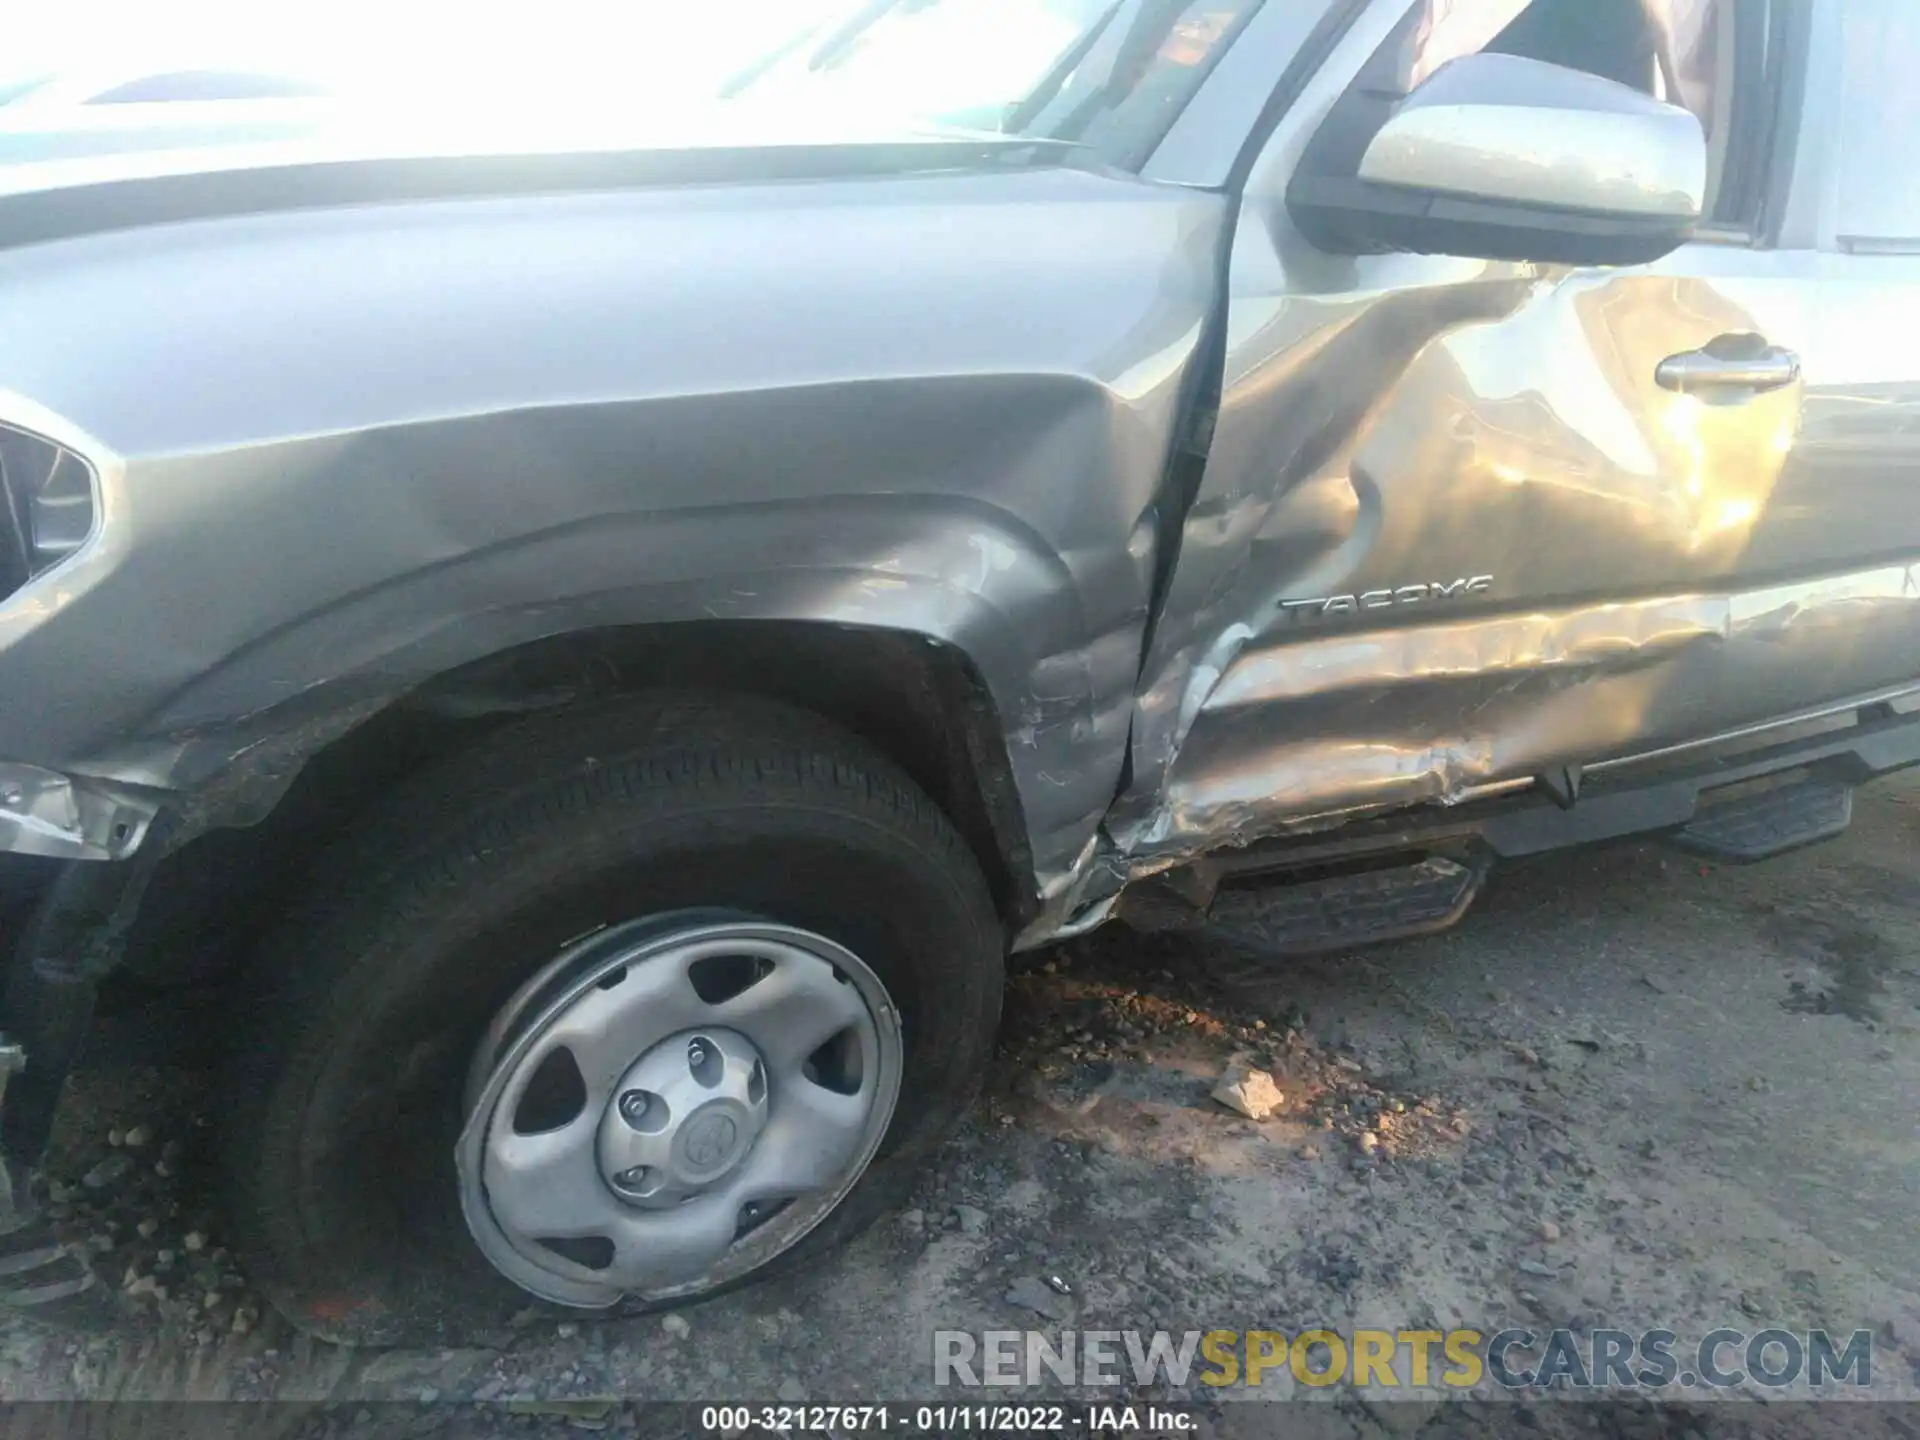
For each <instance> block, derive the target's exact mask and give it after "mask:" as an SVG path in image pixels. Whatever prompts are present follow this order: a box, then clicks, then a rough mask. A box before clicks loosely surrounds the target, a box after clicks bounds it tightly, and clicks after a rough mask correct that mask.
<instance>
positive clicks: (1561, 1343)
mask: <svg viewBox="0 0 1920 1440" xmlns="http://www.w3.org/2000/svg"><path fill="white" fill-rule="evenodd" d="M933 1378H934V1383H935V1384H936V1385H951V1386H967V1387H970V1386H997V1385H1005V1386H1031V1385H1040V1384H1045V1383H1048V1382H1053V1383H1058V1384H1066V1385H1081V1386H1103V1385H1142V1386H1144V1385H1153V1384H1166V1385H1171V1386H1175V1387H1185V1386H1188V1385H1190V1384H1199V1385H1209V1386H1216V1387H1223V1386H1245V1387H1248V1388H1258V1387H1259V1386H1261V1385H1262V1384H1263V1383H1266V1384H1271V1383H1274V1382H1275V1381H1276V1380H1277V1381H1279V1382H1281V1383H1285V1382H1286V1380H1287V1379H1289V1378H1290V1379H1291V1381H1292V1383H1294V1384H1297V1385H1305V1386H1310V1387H1325V1386H1334V1385H1350V1386H1353V1387H1356V1388H1367V1387H1376V1388H1380V1389H1401V1388H1407V1389H1438V1390H1468V1389H1472V1388H1473V1387H1474V1386H1476V1385H1480V1384H1482V1382H1483V1381H1484V1382H1490V1383H1492V1384H1494V1385H1498V1386H1501V1387H1503V1388H1505V1389H1509V1390H1666V1389H1696V1388H1705V1389H1733V1388H1736V1387H1740V1386H1761V1387H1764V1388H1766V1389H1770V1390H1787V1389H1794V1390H1799V1391H1802V1392H1819V1391H1823V1390H1825V1391H1832V1390H1834V1389H1835V1388H1837V1387H1845V1388H1848V1389H1862V1390H1863V1389H1867V1388H1869V1387H1870V1386H1871V1385H1872V1384H1873V1334H1872V1332H1871V1331H1868V1330H1854V1331H1851V1332H1843V1333H1841V1334H1839V1335H1837V1336H1836V1335H1833V1334H1830V1333H1829V1332H1827V1331H1825V1330H1790V1329H1784V1328H1777V1327H1776V1328H1769V1329H1764V1330H1757V1331H1752V1332H1748V1331H1743V1330H1734V1329H1720V1330H1712V1331H1709V1332H1708V1333H1706V1334H1704V1335H1701V1336H1699V1337H1697V1338H1692V1339H1683V1338H1682V1337H1681V1336H1680V1335H1678V1334H1676V1333H1675V1332H1674V1331H1672V1330H1643V1331H1638V1332H1634V1331H1627V1330H1607V1329H1598V1330H1591V1331H1583V1332H1575V1331H1572V1330H1565V1329H1561V1330H1539V1331H1536V1330H1526V1329H1507V1330H1499V1331H1494V1332H1491V1333H1488V1332H1484V1331H1480V1330H1464V1329H1462V1330H1352V1331H1348V1332H1341V1331H1336V1330H1329V1329H1310V1330H1301V1331H1297V1332H1291V1333H1289V1332H1286V1331H1280V1330H1246V1331H1238V1330H1207V1331H1200V1330H1189V1331H1185V1332H1183V1333H1180V1334H1173V1333H1170V1332H1168V1331H1165V1330H1158V1331H1154V1332H1152V1333H1148V1332H1145V1331H1139V1330H1061V1331H1053V1332H1048V1331H1039V1330H986V1331H981V1332H978V1333H975V1332H973V1331H966V1330H940V1331H936V1332H935V1333H934V1337H933Z"/></svg>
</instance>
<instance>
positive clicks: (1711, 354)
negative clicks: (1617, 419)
mask: <svg viewBox="0 0 1920 1440" xmlns="http://www.w3.org/2000/svg"><path fill="white" fill-rule="evenodd" d="M1719 344H1720V342H1718V341H1715V342H1714V343H1713V344H1710V345H1708V346H1707V347H1706V348H1705V349H1704V350H1689V351H1688V352H1687V353H1686V354H1684V355H1672V356H1669V357H1668V358H1667V359H1665V360H1662V361H1661V362H1660V368H1659V369H1657V370H1655V371H1654V372H1653V378H1654V379H1655V380H1657V381H1659V382H1660V385H1661V387H1662V388H1663V389H1667V390H1678V391H1679V392H1680V393H1681V394H1682V395H1692V394H1696V393H1697V392H1699V391H1702V390H1745V391H1748V392H1750V393H1752V394H1756V395H1758V394H1761V393H1763V392H1765V391H1768V390H1783V389H1785V388H1786V387H1787V386H1789V385H1791V384H1793V382H1794V381H1796V380H1798V379H1799V378H1800V357H1799V356H1798V355H1796V354H1794V353H1793V352H1792V351H1791V350H1782V349H1779V348H1778V347H1777V346H1772V345H1768V346H1765V347H1757V348H1752V349H1748V348H1746V347H1741V349H1742V350H1743V351H1744V353H1740V352H1738V351H1736V350H1735V349H1734V348H1733V347H1732V346H1727V347H1725V348H1716V347H1718V346H1719Z"/></svg>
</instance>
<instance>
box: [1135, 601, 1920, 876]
mask: <svg viewBox="0 0 1920 1440" xmlns="http://www.w3.org/2000/svg"><path fill="white" fill-rule="evenodd" d="M1916 657H1920V568H1916V567H1909V566H1889V567H1884V568H1879V569H1874V570H1868V571H1862V572H1858V573H1854V574H1850V575H1844V576H1835V577H1831V578H1828V579H1825V580H1818V581H1807V582H1798V583H1794V584H1788V585H1779V586H1770V587H1766V588H1764V589H1757V590H1751V591H1742V592H1738V593H1735V594H1730V595H1688V596H1676V597H1670V598H1664V599H1654V600H1642V601H1633V602H1600V603H1594V604H1589V605H1584V606H1576V607H1569V608H1566V609H1563V610H1559V611H1554V612H1548V613H1531V614H1525V615H1514V616H1491V617H1481V618H1476V619H1471V620H1462V621H1459V622H1453V623H1434V624H1430V625H1425V626H1417V627H1411V628H1406V629H1397V630H1389V631H1376V632H1359V633H1353V634H1349V635H1341V636H1328V637H1323V638H1320V639H1315V640H1306V641H1286V640H1283V641H1280V642H1279V643H1275V644H1272V645H1269V646H1266V647H1263V648H1260V649H1250V650H1247V651H1245V652H1243V653H1242V655H1241V656H1240V658H1239V659H1238V661H1237V662H1236V663H1235V664H1234V665H1233V667H1232V668H1231V669H1230V670H1229V671H1228V673H1227V674H1226V676H1224V677H1223V678H1222V680H1221V681H1220V683H1218V684H1217V685H1216V686H1215V687H1214V688H1213V689H1212V690H1211V692H1210V693H1209V695H1208V697H1207V700H1206V703H1205V704H1204V705H1203V707H1202V709H1201V711H1200V713H1199V715H1198V716H1197V717H1196V718H1195V721H1194V724H1193V726H1192V728H1191V730H1190V731H1189V735H1188V742H1187V746H1186V749H1185V750H1184V751H1183V753H1182V754H1181V755H1180V756H1179V757H1178V758H1177V759H1176V761H1175V763H1174V765H1173V767H1172V770H1171V774H1170V778H1169V782H1168V784H1167V787H1166V789H1165V791H1164V792H1163V794H1162V797H1161V801H1160V804H1159V805H1158V806H1157V807H1156V808H1155V810H1154V811H1153V812H1152V814H1151V817H1150V818H1149V819H1148V820H1147V821H1146V822H1145V823H1143V824H1141V825H1140V826H1139V827H1138V828H1137V829H1136V830H1134V831H1132V832H1129V833H1128V835H1127V837H1126V838H1127V841H1128V843H1129V849H1130V854H1131V855H1132V857H1133V858H1134V860H1135V862H1136V864H1140V863H1144V862H1149V861H1151V860H1152V859H1153V858H1154V857H1156V856H1164V855H1168V854H1175V855H1179V854H1191V853H1194V852H1196V851H1200V850H1205V849H1211V848H1216V847H1219V846H1222V845H1232V844H1241V843H1245V842H1247V841H1250V840H1254V839H1258V838H1260V837H1262V836H1265V835H1269V834H1274V833H1279V832H1283V831H1287V830H1290V829H1296V828H1311V827H1314V826H1323V825H1325V824H1327V823H1329V821H1330V820H1335V819H1340V818H1346V817H1349V816H1351V815H1354V814H1357V813H1366V812H1371V811H1376V810H1382V809H1388V808H1393V807H1398V806H1405V805H1413V804H1419V803H1427V802H1439V803H1448V802H1452V801H1456V800H1459V799H1461V798H1463V797H1465V796H1466V795H1468V794H1470V793H1475V792H1480V791H1482V790H1483V789H1484V787H1485V786H1487V785H1490V784H1496V783H1498V782H1502V781H1513V780H1520V781H1524V780H1526V779H1528V778H1529V777H1532V776H1536V775H1539V774H1541V773H1542V772H1543V771H1545V770H1547V769H1549V768H1551V767H1553V766H1556V765H1563V764H1568V763H1578V762H1580V761H1582V760H1586V759H1611V758H1614V757H1618V756H1623V755H1631V754H1633V753H1635V752H1637V751H1641V750H1646V749H1653V748H1657V747H1660V746H1663V745H1669V744H1673V743H1676V742H1680V741H1683V740H1685V739H1688V738H1691V737H1697V736H1702V735H1710V734H1715V733H1719V732H1721V731H1724V730H1727V729H1730V728H1732V727H1735V726H1738V725H1741V724H1745V723H1750V722H1754V721H1757V720H1760V719H1763V718H1765V717H1770V716H1776V715H1782V714H1788V713H1791V711H1792V710H1793V709H1794V707H1795V706H1796V705H1797V704H1800V703H1801V702H1803V701H1804V700H1805V698H1806V697H1808V696H1810V695H1823V696H1824V695H1832V694H1841V693H1845V692H1846V691H1847V690H1848V689H1849V687H1855V688H1859V687H1858V686H1857V682H1859V681H1862V680H1864V681H1865V682H1866V683H1867V684H1869V685H1879V684H1892V683H1895V682H1897V681H1901V680H1905V679H1908V678H1910V677H1911V676H1912V674H1913V672H1914V670H1915V668H1916ZM1276 716H1279V717H1281V723H1276Z"/></svg>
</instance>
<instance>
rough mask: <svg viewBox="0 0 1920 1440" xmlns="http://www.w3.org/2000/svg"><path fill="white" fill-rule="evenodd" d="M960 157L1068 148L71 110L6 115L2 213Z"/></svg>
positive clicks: (980, 135) (763, 132)
mask: <svg viewBox="0 0 1920 1440" xmlns="http://www.w3.org/2000/svg"><path fill="white" fill-rule="evenodd" d="M956 147H958V148H959V149H961V150H965V151H970V152H973V153H974V154H976V155H980V156H982V158H988V157H992V156H999V157H1003V158H1010V157H1012V156H1014V155H1017V154H1034V153H1036V151H1045V152H1051V153H1055V154H1057V153H1059V152H1061V151H1064V150H1066V149H1069V148H1071V147H1068V146H1064V145H1060V144H1058V143H1057V142H1051V141H1036V140H1033V139H1030V138H1027V137H1023V136H1011V135H1002V134H997V133H992V132H986V131H977V130H965V129H960V128H956V127H951V126H944V125H940V124H936V123H928V122H914V121H901V120H898V119H895V118H890V117H885V116H876V115H874V114H872V113H870V112H860V111H854V110H837V109H833V108H830V107H824V106H816V107H809V108H808V109H807V110H805V111H804V112H799V113H796V111H795V109H794V107H792V106H791V105H780V106H761V105H757V104H754V103H753V102H750V101H746V100H733V101H726V102H718V101H716V102H711V103H707V104H703V105H701V106H699V107H698V108H696V109H692V110H689V109H687V108H685V107H674V108H671V109H667V108H661V109H654V110H648V109H646V108H644V107H641V108H637V109H636V107H635V106H634V105H633V104H631V103H630V102H627V103H622V104H620V105H618V106H617V107H616V106H614V105H612V104H602V105H600V106H598V107H589V106H581V107H576V108H572V109H569V110H566V111H551V110H548V111H542V112H539V113H532V112H528V111H524V110H519V111H516V110H512V109H501V108H498V107H495V108H493V109H491V110H490V111H488V112H486V113H481V112H480V111H477V110H475V109H471V108H449V109H446V110H443V111H440V112H437V113H431V114H423V113H422V107H420V106H417V105H414V106H405V107H403V106H398V105H395V106H391V107H382V106H378V105H371V104H367V103H364V102H356V103H351V104H347V103H342V102H338V101H332V100H273V101H259V102H244V101H218V102H207V103H194V102H172V103H167V104H154V105H101V106H73V107H69V108H64V109H62V110H61V111H59V112H56V113H53V114H48V113H47V112H45V111H38V112H37V113H23V114H20V115H17V116H9V115H8V114H7V112H6V111H5V110H4V109H0V201H15V200H19V199H21V198H23V197H28V196H32V195H49V196H51V195H57V194H60V193H63V192H73V191H77V190H87V189H93V188H97V187H112V186H119V185H126V184H129V183H137V182H147V181H163V180H167V179H170V178H171V179H181V178H184V177H192V176H219V175H226V176H235V177H239V176H244V175H246V174H249V173H257V172H262V171H274V172H284V171H286V170H289V169H293V170H327V169H329V168H334V169H337V168H338V167H343V166H355V165H365V164H368V163H379V162H397V163H402V164H410V165H412V166H415V167H418V166H420V165H423V164H427V165H430V164H431V162H434V161H449V162H456V161H475V160H484V159H513V160H517V161H521V162H536V161H538V160H539V159H540V158H541V157H546V158H548V159H551V160H553V161H555V162H561V161H566V160H573V161H576V162H578V161H582V160H588V159H590V158H591V157H609V158H610V157H627V158H628V159H629V160H630V161H639V160H642V159H644V157H649V156H651V157H662V158H664V157H676V159H675V163H673V164H672V165H671V166H668V167H666V168H667V169H670V170H671V171H672V172H673V173H674V174H677V175H682V176H685V177H687V178H689V179H704V180H712V179H719V178H729V177H738V178H752V177H753V176H754V175H755V174H756V172H760V171H763V172H764V173H765V175H766V177H767V178H777V177H778V176H780V175H781V174H782V173H785V172H786V171H787V170H788V169H789V168H790V167H791V166H792V165H793V164H794V163H795V161H796V158H797V157H799V156H801V155H807V156H810V157H812V163H813V165H815V166H817V165H818V164H820V163H821V162H822V160H823V158H824V157H825V156H827V155H830V154H833V153H836V152H838V153H840V155H841V160H842V162H843V163H845V164H847V165H850V166H852V167H854V168H857V169H860V170H867V171H871V170H873V169H875V168H881V169H902V168H904V169H916V168H922V167H923V166H924V165H926V164H927V163H929V161H930V160H932V158H933V156H934V155H936V154H938V155H941V156H942V158H943V160H944V161H945V163H951V158H950V152H952V151H953V150H954V149H955V148H956ZM701 157H706V163H702V159H701ZM641 168H643V169H644V168H645V167H644V166H642V167H641ZM708 171H712V172H714V173H707V172H708Z"/></svg>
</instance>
